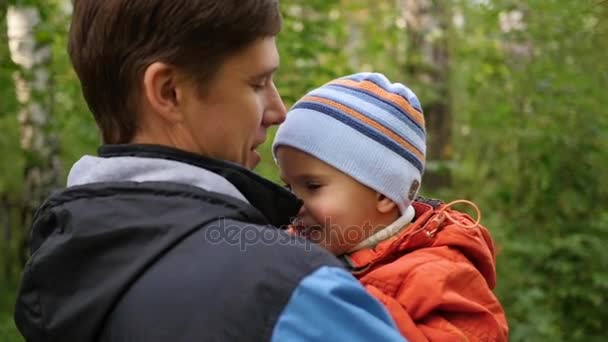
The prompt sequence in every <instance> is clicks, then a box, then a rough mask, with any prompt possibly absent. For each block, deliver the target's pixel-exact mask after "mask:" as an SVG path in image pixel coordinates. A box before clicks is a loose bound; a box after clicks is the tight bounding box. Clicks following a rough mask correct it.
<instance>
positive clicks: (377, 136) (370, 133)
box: [292, 101, 424, 173]
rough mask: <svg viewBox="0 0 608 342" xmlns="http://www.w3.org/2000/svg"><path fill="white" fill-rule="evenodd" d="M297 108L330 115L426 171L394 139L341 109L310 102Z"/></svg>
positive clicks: (297, 105) (416, 158) (298, 105)
mask: <svg viewBox="0 0 608 342" xmlns="http://www.w3.org/2000/svg"><path fill="white" fill-rule="evenodd" d="M297 108H304V109H310V110H315V111H317V112H319V113H323V114H325V115H328V116H330V117H332V118H334V119H336V120H338V121H340V122H342V123H344V124H346V125H348V126H350V127H351V128H353V129H355V130H357V131H359V132H361V133H362V134H364V135H365V136H367V137H369V138H371V139H373V140H375V141H376V142H378V143H380V144H382V145H383V146H385V147H387V148H388V149H390V150H391V151H393V152H395V153H397V154H398V155H400V156H401V157H403V158H405V159H406V160H407V161H409V162H410V163H411V164H412V165H414V167H416V169H418V171H420V172H421V173H422V172H423V170H424V165H423V162H422V161H421V160H419V159H418V157H416V156H415V155H414V154H413V153H411V152H410V151H408V150H407V149H406V148H404V147H402V146H401V145H399V144H397V143H396V142H394V141H393V140H392V139H389V138H387V137H386V136H385V135H384V134H382V133H380V132H378V131H376V130H375V129H373V128H372V127H370V126H368V125H365V124H364V123H361V122H359V121H358V120H355V119H353V118H351V117H350V115H348V114H346V113H344V112H342V111H341V110H339V109H336V108H333V107H330V106H326V105H322V104H320V103H315V102H308V101H301V102H298V103H297V104H296V105H295V106H294V107H293V108H292V110H293V109H297Z"/></svg>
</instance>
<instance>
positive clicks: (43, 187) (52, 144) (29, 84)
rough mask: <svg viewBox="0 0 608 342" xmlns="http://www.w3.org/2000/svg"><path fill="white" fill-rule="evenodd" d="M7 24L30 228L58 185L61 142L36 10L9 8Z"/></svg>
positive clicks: (48, 58) (25, 213) (48, 57)
mask: <svg viewBox="0 0 608 342" xmlns="http://www.w3.org/2000/svg"><path fill="white" fill-rule="evenodd" d="M6 23H7V36H8V41H9V50H10V54H11V59H12V60H13V62H14V63H15V64H16V65H17V66H18V67H19V68H18V71H16V72H14V74H13V81H14V83H15V89H16V94H17V100H18V103H19V104H20V109H19V112H18V120H19V124H20V130H21V131H20V138H21V141H20V144H21V148H22V149H23V152H24V154H25V167H24V174H23V186H24V188H23V208H22V218H23V222H22V223H23V227H25V229H26V230H28V229H29V227H30V226H31V223H32V218H33V214H34V211H35V210H36V208H37V207H38V206H40V205H41V204H42V202H43V201H44V199H45V197H46V196H48V195H49V193H50V192H51V191H52V190H53V189H54V188H56V187H57V186H58V184H59V177H60V169H61V167H60V161H59V157H58V140H57V139H56V137H55V136H53V134H52V133H51V132H50V129H49V128H50V127H49V126H50V123H51V119H52V107H53V97H52V89H51V75H50V71H49V66H50V62H51V46H50V44H44V43H42V42H40V41H39V40H38V39H37V37H39V35H37V33H38V32H37V29H38V28H39V25H40V24H41V16H40V12H39V10H38V8H36V7H34V6H9V7H8V10H7V14H6ZM24 236H27V235H24ZM24 240H25V239H24ZM23 246H25V241H23ZM23 252H25V250H24V251H23ZM22 254H23V257H25V253H22Z"/></svg>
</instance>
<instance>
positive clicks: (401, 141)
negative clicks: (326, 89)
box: [301, 96, 425, 161]
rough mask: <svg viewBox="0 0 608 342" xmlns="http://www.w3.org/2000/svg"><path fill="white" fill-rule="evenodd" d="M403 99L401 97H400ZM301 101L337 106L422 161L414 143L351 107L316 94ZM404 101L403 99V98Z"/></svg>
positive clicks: (421, 155) (422, 158)
mask: <svg viewBox="0 0 608 342" xmlns="http://www.w3.org/2000/svg"><path fill="white" fill-rule="evenodd" d="M402 100H403V99H402ZM301 101H310V102H319V103H323V104H325V105H328V106H332V107H334V108H338V109H340V110H341V111H343V112H344V113H347V114H349V115H351V116H353V117H355V118H357V120H360V121H362V122H365V123H366V124H368V125H370V126H371V127H374V128H375V129H377V130H379V131H380V132H382V133H384V134H385V135H387V136H389V137H391V139H393V140H395V141H397V142H398V143H399V144H400V145H401V146H402V147H403V148H405V149H406V150H408V151H410V152H411V153H413V154H414V155H415V156H416V157H418V159H419V160H420V161H424V160H425V159H424V155H423V154H422V152H421V151H419V150H418V149H417V148H416V147H415V146H414V145H412V144H410V143H409V142H408V141H407V140H405V139H403V138H401V137H400V136H398V135H397V134H395V133H393V132H392V131H391V130H389V129H387V128H386V127H384V126H382V125H380V124H379V123H377V122H376V121H374V120H372V119H370V118H368V117H367V116H365V115H363V114H361V113H359V112H357V111H355V110H354V109H352V108H349V107H346V106H345V105H343V104H341V103H338V102H335V101H332V100H329V99H325V98H322V97H318V96H305V97H304V98H303V99H302V100H301ZM404 101H405V100H404Z"/></svg>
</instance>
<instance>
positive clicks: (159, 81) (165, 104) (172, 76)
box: [142, 62, 183, 123]
mask: <svg viewBox="0 0 608 342" xmlns="http://www.w3.org/2000/svg"><path fill="white" fill-rule="evenodd" d="M142 92H143V95H144V97H145V99H146V101H147V102H148V104H149V105H150V107H152V109H154V112H155V113H157V114H158V115H159V116H161V117H162V118H163V119H164V120H167V121H169V122H171V123H178V122H181V121H182V120H183V116H182V113H181V111H180V109H179V96H178V92H179V89H178V74H177V70H176V69H175V68H174V67H172V66H170V65H168V64H165V63H161V62H154V63H152V64H150V65H149V66H148V67H147V68H146V71H145V72H144V77H143V84H142Z"/></svg>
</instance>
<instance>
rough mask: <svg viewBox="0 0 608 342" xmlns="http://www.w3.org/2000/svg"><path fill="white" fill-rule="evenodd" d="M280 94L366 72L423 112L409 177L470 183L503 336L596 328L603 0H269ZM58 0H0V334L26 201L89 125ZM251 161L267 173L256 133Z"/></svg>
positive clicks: (460, 188) (54, 184) (607, 21)
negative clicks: (275, 5)
mask: <svg viewBox="0 0 608 342" xmlns="http://www.w3.org/2000/svg"><path fill="white" fill-rule="evenodd" d="M280 3H281V8H282V12H283V15H284V19H285V25H284V30H283V32H282V33H281V35H280V37H279V39H278V44H279V49H280V53H281V58H282V64H281V69H280V71H279V73H278V75H277V76H276V84H277V87H278V88H279V91H280V92H281V94H282V95H283V98H284V100H285V102H286V104H287V105H291V104H293V102H294V101H295V100H297V99H298V98H299V97H300V96H302V95H303V94H305V93H306V92H307V91H308V90H310V89H311V88H313V87H317V86H319V85H321V84H323V83H325V82H327V81H329V80H331V79H333V78H335V77H338V76H342V75H345V74H347V73H351V72H358V71H378V72H383V73H385V74H386V75H387V76H388V77H389V78H390V79H391V80H393V81H399V82H401V83H404V84H406V85H408V86H409V87H411V88H412V89H413V90H414V91H415V92H416V93H417V94H418V96H419V98H420V100H421V102H422V105H423V108H424V110H425V115H426V118H427V130H428V134H429V147H428V151H429V157H428V165H427V170H426V173H425V176H424V179H423V187H422V194H423V195H425V196H427V197H441V198H443V199H445V200H453V199H458V198H467V199H471V200H473V201H475V202H477V203H478V204H479V206H480V208H481V209H482V212H483V214H484V215H483V221H482V223H483V224H484V225H486V226H487V227H488V228H489V229H490V230H491V231H492V233H493V235H494V238H495V242H496V244H497V246H498V252H499V254H498V257H497V261H498V284H499V285H498V288H497V290H496V292H497V294H498V296H499V297H500V299H501V301H502V303H503V305H504V307H505V309H506V311H507V317H508V320H509V324H510V327H511V341H605V340H606V335H608V334H606V333H605V332H604V328H603V327H602V324H608V303H607V298H608V252H607V250H608V244H607V243H608V209H607V205H606V204H607V203H608V184H607V183H608V182H607V178H608V109H607V108H608V92H607V89H608V2H607V1H603V0H570V1H568V0H529V1H515V0H434V1H433V0H280ZM70 12H71V5H70V1H69V0H27V1H19V0H0V160H1V162H0V342H4V341H21V338H20V337H19V335H18V334H17V332H16V330H15V328H14V324H13V320H12V307H13V303H14V296H15V292H16V289H17V287H18V278H19V275H20V272H21V269H22V267H23V265H24V263H25V260H26V258H27V250H26V246H27V243H26V240H27V236H28V226H29V224H30V221H31V217H32V213H33V210H34V209H35V208H36V207H37V206H38V205H39V204H40V203H41V201H42V200H43V199H44V198H45V197H46V196H47V195H48V193H49V192H50V191H52V190H53V189H56V188H58V187H61V186H63V185H64V182H65V175H66V172H67V171H68V170H69V168H70V166H71V164H72V163H73V162H74V161H75V160H77V159H78V158H79V157H80V156H81V155H83V154H95V153H96V148H97V146H98V145H99V138H98V135H97V131H96V128H95V125H94V122H93V120H92V116H91V115H90V113H89V111H88V109H87V107H86V105H85V104H84V102H83V99H82V96H81V93H80V89H79V84H78V82H77V79H76V77H75V74H74V73H73V71H72V69H71V67H70V64H69V60H68V57H67V54H66V34H67V30H68V25H69V20H70ZM270 142H271V139H269V141H268V143H267V144H266V145H265V148H264V151H263V152H264V157H265V161H264V163H263V164H261V165H260V166H259V167H258V169H257V172H259V173H260V174H262V175H264V176H266V177H269V178H271V179H273V180H275V181H276V180H277V170H276V167H275V165H274V163H273V161H272V157H271V155H270V153H269V150H268V147H269V145H270Z"/></svg>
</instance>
